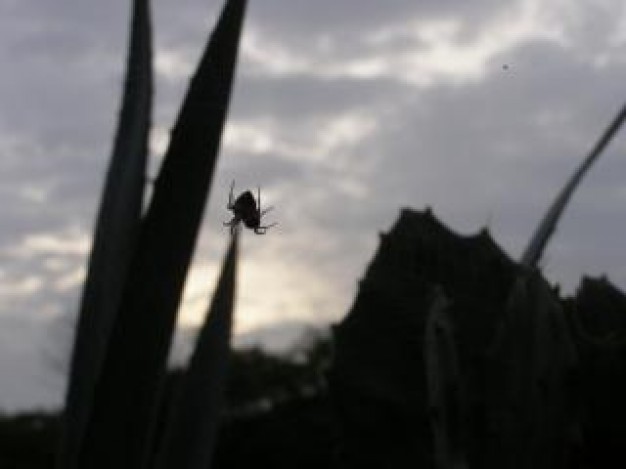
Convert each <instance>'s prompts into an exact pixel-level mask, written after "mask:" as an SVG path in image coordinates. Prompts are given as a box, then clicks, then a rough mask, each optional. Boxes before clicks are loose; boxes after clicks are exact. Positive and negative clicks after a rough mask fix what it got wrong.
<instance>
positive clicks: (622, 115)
mask: <svg viewBox="0 0 626 469" xmlns="http://www.w3.org/2000/svg"><path fill="white" fill-rule="evenodd" d="M624 120H626V105H625V106H624V107H623V108H622V109H621V111H620V112H619V113H618V114H617V116H616V117H615V119H614V120H613V122H611V125H609V127H608V128H607V129H606V130H605V131H604V133H603V134H602V136H601V137H600V139H599V140H598V142H597V143H596V144H595V146H594V147H593V148H592V149H591V151H590V152H589V154H588V155H587V157H586V158H585V159H584V161H583V163H582V164H581V165H580V167H579V168H578V169H577V170H576V171H575V172H574V174H573V175H572V177H571V178H570V180H569V181H568V182H567V184H565V187H563V189H562V190H561V192H560V193H559V195H558V196H557V198H556V199H555V201H554V202H553V203H552V205H551V206H550V208H549V209H548V211H547V212H546V214H545V216H544V218H543V220H542V221H541V223H540V224H539V226H538V227H537V230H536V231H535V234H534V235H533V237H532V238H531V240H530V242H529V243H528V246H527V247H526V250H525V251H524V254H523V255H522V258H521V259H520V262H521V263H522V264H523V265H526V266H529V267H537V265H538V264H539V261H540V260H541V255H542V254H543V251H544V249H545V248H546V245H547V244H548V241H549V240H550V237H551V236H552V234H553V233H554V231H555V230H556V225H557V223H558V222H559V219H560V218H561V214H562V213H563V210H565V207H566V206H567V203H568V202H569V200H570V198H571V197H572V194H573V193H574V190H576V188H577V187H578V184H580V181H581V180H582V178H583V176H584V175H585V174H586V173H587V171H589V169H590V168H591V166H592V165H593V163H595V162H596V160H597V159H598V157H599V156H600V155H601V154H602V152H603V151H604V149H605V148H606V146H607V145H608V144H609V142H610V141H611V139H612V138H613V137H614V136H615V134H616V133H617V131H618V130H619V129H620V127H621V126H622V124H623V123H624Z"/></svg>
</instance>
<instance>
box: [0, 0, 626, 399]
mask: <svg viewBox="0 0 626 469" xmlns="http://www.w3.org/2000/svg"><path fill="white" fill-rule="evenodd" d="M128 3H129V2H127V1H122V0H111V1H109V2H84V1H81V0H56V1H54V2H50V1H47V0H0V70H1V71H2V72H1V73H0V193H1V195H2V199H1V200H2V203H1V204H0V220H2V229H1V230H0V259H1V263H0V409H5V410H9V411H14V410H16V409H21V408H26V407H32V406H54V405H57V404H58V403H59V402H60V400H61V396H62V392H63V372H62V369H63V366H64V365H63V356H64V354H65V353H66V350H67V349H68V347H69V342H70V338H71V324H72V321H73V319H72V317H73V313H74V312H75V311H76V308H77V302H78V297H79V294H80V288H81V282H82V280H83V277H84V272H85V258H86V255H87V253H88V251H89V245H90V236H91V230H92V226H93V220H94V216H95V212H96V209H97V206H98V199H99V193H100V189H101V187H102V183H103V177H104V172H105V169H106V167H107V163H108V158H109V156H110V149H111V138H112V134H113V132H114V129H115V123H116V113H117V109H118V107H119V99H120V91H121V87H122V76H123V69H124V62H125V56H126V51H125V46H126V41H127V27H128V20H129V18H128V15H129V4H128ZM220 7H221V2H218V1H217V0H212V1H206V0H177V1H176V2H174V1H167V0H155V1H154V2H153V19H154V35H155V42H156V50H155V52H156V56H155V68H156V77H157V86H156V96H155V99H156V104H155V106H156V109H155V114H154V130H153V133H152V138H151V152H152V159H151V173H152V174H155V173H156V171H157V168H158V165H159V161H160V157H161V155H162V154H163V151H164V149H165V146H166V144H167V135H168V129H169V128H170V127H171V125H172V121H173V119H174V117H175V115H176V112H177V108H178V105H179V103H180V99H181V97H182V94H183V93H184V90H185V87H186V84H187V80H188V78H189V76H190V74H191V73H192V71H193V68H194V64H195V61H196V59H197V58H198V56H199V53H200V51H201V50H202V47H203V45H204V42H205V40H206V38H207V34H208V32H209V31H210V29H211V26H212V24H213V22H214V20H215V17H216V15H217V12H218V10H219V8H220ZM625 77H626V3H624V2H623V0H579V1H576V2H572V1H571V0H515V1H509V2H502V1H496V0H475V1H468V0H463V1H461V0H449V1H440V0H422V1H415V0H412V1H410V0H386V1H384V2H383V1H380V0H351V1H348V0H340V1H338V0H315V1H311V0H290V1H284V0H251V2H250V6H249V9H248V17H247V19H246V24H245V32H244V38H243V43H242V47H241V50H240V64H239V68H238V77H237V82H236V86H235V91H234V96H233V102H232V106H231V112H230V123H229V126H228V129H227V132H226V135H225V139H224V140H223V152H222V159H221V161H220V164H219V167H218V173H217V175H216V178H215V180H214V184H213V190H212V194H211V199H210V204H209V208H208V211H207V214H206V215H207V216H206V219H205V223H204V226H203V231H202V234H201V238H200V240H199V244H198V249H197V253H196V257H195V263H194V268H193V272H192V275H191V277H190V278H189V280H188V284H187V289H186V293H185V302H184V306H183V310H182V312H181V313H182V314H181V323H182V324H183V325H186V326H190V325H194V324H197V323H198V322H199V321H200V320H201V317H202V314H203V311H204V308H205V306H206V304H207V301H208V298H209V296H210V294H211V291H212V288H213V281H214V279H215V276H216V269H217V265H218V262H219V260H220V259H221V256H222V254H223V250H224V247H225V243H226V240H227V233H226V232H225V230H224V229H223V228H222V226H221V221H222V220H226V219H228V217H229V214H228V212H227V211H226V210H225V208H224V204H225V202H226V199H227V194H228V187H229V184H230V181H231V180H232V179H235V180H236V181H237V186H238V188H239V189H240V190H243V189H245V188H248V187H254V186H256V185H257V184H260V185H261V186H262V190H263V196H264V200H265V201H267V202H268V203H271V204H272V205H274V206H275V210H274V211H273V212H272V213H271V214H270V215H268V220H269V221H278V222H279V225H278V226H277V227H275V228H274V229H272V230H271V231H270V232H269V233H268V235H267V236H265V237H260V236H259V237H255V236H254V235H249V234H248V233H246V236H245V239H244V245H243V262H242V265H241V271H240V272H241V279H240V289H239V298H238V308H237V319H236V326H237V331H238V334H239V339H238V340H240V341H245V340H246V339H245V338H246V337H249V334H250V333H251V332H253V331H255V330H258V328H264V327H268V326H275V325H277V324H284V323H287V324H290V325H291V326H293V325H294V324H310V325H323V324H328V323H329V322H332V321H334V320H337V319H339V318H341V317H342V315H343V314H344V313H345V312H346V310H347V309H348V307H349V306H350V302H351V300H352V298H353V296H354V294H355V291H356V282H357V280H358V278H359V277H360V276H361V275H362V273H363V270H364V268H365V266H366V264H367V262H368V260H369V259H370V258H371V256H372V253H373V250H374V249H375V247H376V244H377V236H378V233H379V232H380V231H383V230H387V229H389V227H390V226H391V224H392V223H393V222H394V220H395V219H396V218H397V216H398V211H399V208H400V207H403V206H411V207H415V208H423V207H425V206H426V205H429V206H432V207H433V209H434V211H435V213H436V214H437V215H438V216H439V217H440V218H441V219H442V220H443V221H444V222H445V223H447V224H448V225H449V226H451V227H452V228H453V229H455V230H457V231H459V232H461V233H471V232H474V231H476V230H477V229H479V228H480V227H482V226H484V225H487V226H489V227H490V229H491V231H492V233H493V234H494V237H495V238H496V240H497V241H498V242H499V243H500V244H501V245H502V246H503V247H504V248H505V249H506V250H507V251H508V252H509V253H510V254H511V255H512V256H519V254H520V253H521V251H522V249H523V248H524V245H525V242H526V241H527V240H528V239H529V236H530V235H531V233H532V231H533V229H534V227H535V226H536V224H537V222H538V221H539V219H540V217H541V215H542V214H543V212H544V210H545V209H546V207H547V205H548V203H549V202H550V201H551V200H552V198H553V197H554V196H555V193H556V191H557V190H558V189H559V188H560V186H561V185H562V184H563V183H564V181H565V180H566V178H567V177H568V176H569V175H570V173H571V172H572V170H573V169H574V168H575V167H576V165H577V164H579V163H580V161H581V158H582V157H583V156H584V154H585V153H586V152H587V150H588V149H589V148H590V146H591V145H592V144H593V143H594V141H595V140H596V139H597V138H598V136H599V135H600V133H601V132H602V131H603V130H604V128H605V127H606V126H607V125H608V123H609V122H610V121H611V119H613V117H614V116H615V114H616V113H617V111H618V110H619V108H620V107H621V105H622V103H623V101H625V100H626V81H625V79H624V78H625ZM625 133H626V132H625ZM625 153H626V135H623V134H622V135H621V136H618V138H616V140H615V141H614V142H613V144H612V145H611V146H610V148H609V149H608V151H607V152H606V154H605V155H604V156H603V159H602V160H600V162H599V164H598V165H597V166H596V167H595V168H594V169H593V171H592V173H591V174H589V176H588V178H587V179H586V180H585V181H584V183H583V185H582V187H581V188H580V191H579V192H578V193H577V195H576V196H575V198H574V200H573V203H572V205H571V206H570V207H569V209H568V211H567V212H566V215H565V217H564V219H563V222H562V224H561V225H560V227H559V231H558V234H557V236H556V237H555V239H554V240H553V242H552V244H551V245H550V247H549V249H548V251H547V253H546V257H545V260H544V263H543V267H544V271H545V273H546V275H547V276H548V278H549V279H550V280H551V281H553V282H558V283H560V284H561V285H562V286H563V287H564V289H565V291H566V292H571V291H573V290H574V289H575V288H576V284H577V282H578V279H579V278H580V276H581V275H582V274H583V273H587V274H592V275H598V274H602V273H606V274H608V275H609V277H610V278H611V279H612V280H613V281H614V283H616V284H617V285H619V286H620V287H622V288H626V254H625V251H624V242H623V240H624V238H625V236H626V213H625V212H624V207H625V206H626V185H625V184H624V183H623V182H622V180H623V178H624V176H625V175H626V154H625Z"/></svg>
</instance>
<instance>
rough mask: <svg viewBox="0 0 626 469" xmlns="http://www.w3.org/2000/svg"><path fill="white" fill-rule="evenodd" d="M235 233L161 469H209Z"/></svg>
mask: <svg viewBox="0 0 626 469" xmlns="http://www.w3.org/2000/svg"><path fill="white" fill-rule="evenodd" d="M237 238H238V234H237V232H235V234H234V236H233V238H232V240H231V243H230V247H229V249H228V254H227V256H226V260H225V261H224V264H223V266H222V273H221V275H220V279H219V282H218V284H217V289H216V291H215V295H214V296H213V302H212V303H211V306H210V308H209V311H208V313H207V317H206V320H205V323H204V325H203V327H202V329H201V330H200V334H199V336H198V339H197V342H196V347H195V350H194V352H193V355H192V356H191V360H190V364H189V368H188V370H187V373H186V374H185V376H184V378H183V383H182V392H181V395H180V396H179V398H180V399H179V400H177V402H176V405H177V406H176V407H175V408H174V411H173V415H172V417H173V418H172V421H171V422H170V425H171V427H170V431H169V432H168V437H167V440H166V443H165V446H166V448H165V453H164V458H163V460H162V461H161V462H162V463H164V465H162V466H161V467H163V468H164V469H165V468H169V467H177V468H180V469H209V468H210V467H211V456H212V454H213V449H214V447H215V440H216V433H217V429H218V426H219V422H220V418H221V410H222V403H223V397H224V391H225V386H226V380H227V370H228V361H229V354H230V336H231V329H232V322H233V319H232V318H233V316H232V315H233V305H234V299H235V281H236V263H237Z"/></svg>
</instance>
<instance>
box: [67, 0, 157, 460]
mask: <svg viewBox="0 0 626 469" xmlns="http://www.w3.org/2000/svg"><path fill="white" fill-rule="evenodd" d="M150 36H151V34H150V18H149V5H148V0H136V1H135V2H134V5H133V13H132V24H131V34H130V44H129V54H128V64H127V72H126V83H125V87H124V97H123V101H122V108H121V112H120V118H119V123H118V128H117V134H116V137H115V142H114V146H113V154H112V158H111V163H110V166H109V170H108V174H107V178H106V182H105V186H104V192H103V196H102V201H101V205H100V209H99V214H98V218H97V220H96V227H95V235H94V241H93V247H92V251H91V256H90V259H89V267H88V272H87V279H86V282H85V287H84V291H83V296H82V302H81V306H80V311H79V316H78V326H77V330H76V336H75V339H74V348H73V354H72V362H71V369H70V377H69V383H68V390H67V395H66V402H65V415H64V431H63V433H64V434H63V437H62V439H61V445H60V448H59V465H60V467H63V468H74V467H76V462H77V453H78V448H79V446H80V444H81V440H82V438H83V432H84V429H85V425H86V422H87V418H88V415H89V412H90V408H91V404H92V399H93V392H94V387H95V383H96V380H97V377H98V374H99V372H100V369H101V365H102V361H103V358H104V355H105V350H106V345H107V341H108V338H109V333H110V331H111V329H112V325H113V322H114V319H115V315H116V312H117V310H118V306H119V301H120V297H121V294H122V289H123V285H124V279H125V278H126V272H127V270H128V265H129V261H130V258H131V252H132V249H133V247H134V243H135V240H136V237H137V233H138V230H139V224H140V217H141V209H142V203H143V194H144V182H145V171H146V162H147V155H148V132H149V125H150V111H151V101H152V59H151V39H150Z"/></svg>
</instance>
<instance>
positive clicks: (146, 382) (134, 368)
mask: <svg viewBox="0 0 626 469" xmlns="http://www.w3.org/2000/svg"><path fill="white" fill-rule="evenodd" d="M245 5H246V2H245V0H228V1H227V3H226V6H225V8H224V10H223V12H222V15H221V17H220V19H219V21H218V24H217V26H216V28H215V30H214V32H213V34H212V36H211V38H210V40H209V43H208V45H207V48H206V49H205V51H204V54H203V56H202V58H201V61H200V64H199V67H198V69H197V71H196V73H195V75H194V77H193V79H192V82H191V84H190V87H189V89H188V91H187V95H186V97H185V100H184V102H183V105H182V108H181V110H180V113H179V116H178V119H177V122H176V125H175V127H174V129H173V132H172V136H171V141H170V145H169V147H168V150H167V152H166V155H165V159H164V162H163V166H162V168H161V171H160V173H159V176H158V178H157V180H156V183H155V187H154V193H153V196H152V199H151V202H150V206H149V207H148V210H147V213H146V215H145V217H144V221H143V223H142V226H141V232H140V235H139V239H138V243H137V249H136V250H135V254H134V256H133V260H132V264H131V267H130V271H129V277H128V281H127V284H126V288H125V290H124V294H123V299H122V303H121V307H120V314H119V315H118V318H117V321H116V324H115V326H114V329H113V334H112V337H111V341H110V347H109V351H108V353H107V357H106V360H105V363H104V368H103V372H102V375H101V379H100V382H99V384H98V389H97V393H96V400H95V405H94V412H93V413H92V419H91V420H90V423H89V428H88V438H86V441H85V443H86V444H85V445H84V447H83V451H82V453H81V464H82V466H81V467H88V468H90V469H98V468H107V469H110V468H113V467H114V468H116V469H123V468H133V469H135V468H139V467H142V464H143V462H144V461H146V460H147V456H148V451H149V448H150V440H151V428H152V424H153V420H154V413H155V407H156V401H157V398H158V391H159V388H160V385H161V381H162V380H163V375H164V373H165V366H166V360H167V355H168V351H169V346H170V342H171V338H172V332H173V330H174V326H175V322H176V312H177V308H178V305H179V301H180V298H181V296H182V289H183V284H184V280H185V276H186V273H187V269H188V267H189V263H190V260H191V256H192V253H193V249H194V246H195V241H196V237H197V233H198V229H199V225H200V221H201V218H202V214H203V211H204V207H205V203H206V199H207V194H208V192H209V189H210V185H211V179H212V175H213V169H214V167H215V163H216V161H217V154H218V150H219V145H220V138H221V134H222V129H223V127H224V122H225V119H226V114H227V108H228V103H229V98H230V93H231V88H232V81H233V76H234V69H235V62H236V57H237V50H238V44H239V38H240V33H241V27H242V22H243V16H244V11H245Z"/></svg>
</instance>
